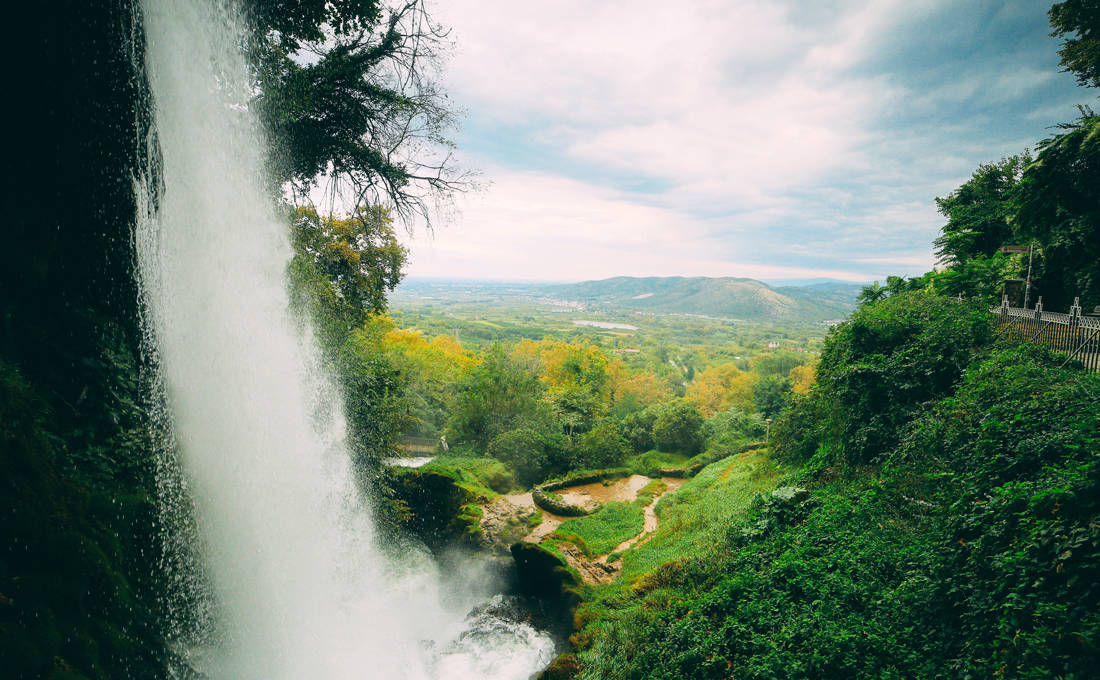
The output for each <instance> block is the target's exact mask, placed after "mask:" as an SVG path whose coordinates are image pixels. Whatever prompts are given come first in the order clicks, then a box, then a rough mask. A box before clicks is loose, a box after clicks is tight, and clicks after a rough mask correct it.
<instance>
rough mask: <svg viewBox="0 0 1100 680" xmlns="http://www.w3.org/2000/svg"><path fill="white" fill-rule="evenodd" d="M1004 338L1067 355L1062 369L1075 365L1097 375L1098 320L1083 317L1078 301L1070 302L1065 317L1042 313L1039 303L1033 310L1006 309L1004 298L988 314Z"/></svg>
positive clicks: (1099, 365) (1099, 349)
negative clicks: (995, 322) (1034, 343)
mask: <svg viewBox="0 0 1100 680" xmlns="http://www.w3.org/2000/svg"><path fill="white" fill-rule="evenodd" d="M990 311H991V312H993V313H994V314H996V315H997V324H998V326H1000V328H1001V332H1002V333H1004V334H1005V335H1006V336H1007V337H1008V338H1011V339H1014V340H1020V341H1024V342H1036V343H1040V344H1043V345H1046V346H1047V347H1049V348H1051V349H1052V350H1054V351H1055V352H1060V353H1062V354H1065V355H1067V358H1066V360H1065V362H1064V363H1063V365H1065V364H1068V363H1069V362H1070V361H1071V360H1073V361H1079V362H1081V364H1082V365H1084V367H1085V370H1087V371H1094V372H1097V371H1100V317H1097V316H1083V315H1082V314H1081V304H1080V299H1079V298H1075V299H1074V300H1073V306H1072V307H1070V308H1069V313H1068V314H1063V313H1061V312H1044V311H1043V299H1042V298H1039V302H1038V303H1037V304H1036V305H1035V309H1021V308H1019V307H1010V306H1009V304H1008V296H1007V295H1006V296H1005V297H1004V299H1002V300H1001V306H1000V307H994V308H993V309H991V310H990Z"/></svg>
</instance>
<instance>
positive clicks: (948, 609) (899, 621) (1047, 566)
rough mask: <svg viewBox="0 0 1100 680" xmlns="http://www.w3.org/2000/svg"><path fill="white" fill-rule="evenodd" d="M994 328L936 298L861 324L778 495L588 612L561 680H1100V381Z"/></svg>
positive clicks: (809, 407)
mask: <svg viewBox="0 0 1100 680" xmlns="http://www.w3.org/2000/svg"><path fill="white" fill-rule="evenodd" d="M988 324H989V321H988V317H987V316H984V313H983V312H982V310H981V309H980V308H979V307H977V306H966V304H965V303H960V302H958V301H957V300H950V299H944V298H941V297H938V296H935V295H930V294H927V293H908V294H902V295H898V296H895V297H893V298H890V299H889V300H886V301H883V302H879V303H876V304H873V305H868V306H865V307H864V308H862V309H861V310H859V311H858V312H857V313H856V314H854V315H853V317H852V318H851V319H850V320H849V321H847V322H845V323H844V324H842V325H841V326H840V327H839V328H837V329H836V331H835V332H834V333H832V334H831V335H830V337H829V338H828V340H827V341H826V347H825V351H824V352H823V355H822V360H821V363H820V365H819V368H818V373H817V378H816V382H815V384H814V386H813V388H812V389H811V391H810V393H809V394H808V395H806V396H804V397H801V398H798V399H796V400H795V402H794V403H793V404H792V406H791V407H790V408H789V409H788V410H787V411H786V412H785V414H784V415H783V416H781V418H780V421H779V423H778V424H777V427H776V428H775V430H774V431H773V437H774V442H775V446H774V449H775V451H774V454H773V455H774V457H775V458H776V459H777V460H778V461H779V462H780V463H781V464H783V465H787V466H791V467H789V468H788V469H789V470H791V472H788V473H787V474H788V478H787V479H786V481H784V482H782V484H784V485H786V486H785V487H784V488H783V489H780V490H778V491H777V492H776V493H772V494H766V495H761V496H758V497H757V500H756V501H755V502H754V503H753V504H752V507H751V508H748V511H747V512H741V513H731V514H730V515H729V517H728V520H727V521H725V522H717V523H716V522H708V523H707V524H706V527H707V528H706V531H707V532H708V533H709V536H708V537H709V538H712V541H708V542H706V545H705V546H704V545H702V544H696V545H694V546H691V545H681V546H680V547H679V548H678V549H677V550H676V551H674V553H675V554H670V555H668V556H667V557H665V558H664V559H662V560H656V561H654V563H653V564H651V565H649V566H648V568H647V569H646V570H643V573H642V574H641V575H640V576H637V577H635V578H633V579H632V580H630V581H628V582H626V583H624V584H620V585H619V586H618V587H617V588H616V589H615V590H614V591H613V592H611V593H604V594H602V595H598V596H597V597H595V598H594V599H593V601H592V602H591V603H590V604H588V605H585V606H584V607H582V609H581V611H580V612H579V613H578V616H577V624H578V632H577V633H576V634H575V635H574V638H573V640H574V642H575V644H576V647H577V648H576V650H575V652H574V655H573V656H571V657H568V659H565V660H559V663H558V664H556V666H555V668H556V669H557V670H555V671H554V673H557V672H559V671H561V672H563V673H564V671H565V670H566V669H568V673H566V675H572V676H575V677H581V678H643V677H644V678H667V679H671V678H692V679H699V678H731V677H733V678H776V679H778V678H806V679H809V678H828V677H847V678H898V679H901V678H944V677H951V678H994V677H1005V678H1055V677H1056V678H1088V677H1095V676H1094V674H1093V672H1094V670H1095V668H1096V664H1097V663H1098V662H1100V648H1098V646H1097V644H1096V642H1097V639H1098V637H1097V636H1098V635H1100V585H1098V584H1100V566H1098V565H1100V375H1096V374H1087V373H1084V372H1082V371H1080V370H1079V369H1077V368H1075V367H1074V366H1073V365H1072V364H1071V365H1063V364H1064V363H1065V362H1064V359H1062V358H1060V357H1055V356H1052V355H1050V354H1049V353H1048V352H1046V351H1045V350H1043V349H1041V348H1037V347H1032V346H1024V347H1020V346H1007V345H1006V346H1002V345H999V344H998V343H997V342H996V340H995V338H994V336H993V335H992V333H991V332H990V329H989V325H988ZM942 352H947V353H948V354H947V358H946V360H945V359H943V358H941V353H942ZM872 385H873V386H875V387H876V391H875V392H874V393H868V390H867V389H865V388H866V387H869V386H872ZM708 470H709V469H708ZM700 479H705V475H700ZM693 481H696V480H693ZM685 490H687V487H685ZM672 498H675V497H670V499H669V500H670V501H671V499H672ZM680 502H681V503H687V502H690V501H688V500H687V499H682V500H681V501H680ZM696 503H697V504H698V505H695V506H694V507H705V506H706V505H707V499H706V498H700V499H698V500H697V501H696ZM688 507H693V506H691V505H689V506H688ZM743 507H744V506H743ZM669 509H670V508H666V510H665V511H666V513H667V512H668V511H669ZM666 526H671V523H666ZM657 545H659V543H658V542H657V539H655V540H654V548H656V547H657ZM628 555H629V554H628ZM658 563H660V566H658ZM629 573H630V570H628V574H629ZM548 677H554V675H553V674H548ZM559 677H560V676H559Z"/></svg>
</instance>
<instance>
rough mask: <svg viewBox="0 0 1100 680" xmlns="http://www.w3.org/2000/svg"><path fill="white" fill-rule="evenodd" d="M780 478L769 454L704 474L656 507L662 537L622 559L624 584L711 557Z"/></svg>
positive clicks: (740, 458)
mask: <svg viewBox="0 0 1100 680" xmlns="http://www.w3.org/2000/svg"><path fill="white" fill-rule="evenodd" d="M781 475H782V471H781V469H780V468H779V467H777V466H776V465H775V464H774V463H773V462H772V461H771V459H770V458H769V457H768V455H767V452H766V451H764V450H757V451H749V452H747V453H742V454H738V455H736V456H731V457H729V458H725V459H723V460H720V461H718V462H716V463H712V464H711V465H708V466H707V467H705V468H703V470H702V471H700V472H699V474H698V475H696V476H695V477H693V478H692V479H689V480H688V481H687V482H686V483H685V484H684V485H683V486H682V487H680V488H679V489H677V490H676V492H675V493H671V494H669V495H667V496H665V497H664V498H662V499H661V501H660V502H659V503H658V504H657V519H658V520H659V524H658V527H657V531H656V533H655V534H654V535H653V537H652V538H650V539H649V540H648V541H646V542H645V543H643V544H642V545H639V546H637V547H634V548H632V549H631V550H628V551H627V552H626V553H624V554H623V557H622V560H623V575H622V577H621V578H620V579H619V582H620V583H627V582H629V581H631V580H632V579H635V578H637V577H639V576H642V575H644V574H646V573H648V572H651V571H653V570H654V569H656V568H657V567H659V566H661V565H662V564H664V563H666V562H673V561H675V560H678V559H682V558H685V557H697V556H702V555H706V554H708V553H710V552H712V551H713V550H714V546H715V544H716V543H718V542H720V541H721V540H722V539H723V537H724V536H725V532H726V531H727V529H728V528H729V527H730V525H731V524H733V522H734V521H735V520H736V519H737V518H739V517H740V516H742V515H743V514H744V513H745V511H746V510H747V509H748V508H749V505H750V504H751V503H752V500H753V498H755V497H756V495H757V494H758V493H766V492H769V491H771V490H772V489H774V488H775V486H776V483H777V482H778V480H779V478H780V477H781Z"/></svg>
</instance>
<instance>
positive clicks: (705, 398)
mask: <svg viewBox="0 0 1100 680" xmlns="http://www.w3.org/2000/svg"><path fill="white" fill-rule="evenodd" d="M755 380H756V377H755V376H754V375H753V374H752V373H746V372H744V371H742V370H741V369H739V368H737V367H736V366H734V365H733V364H719V365H717V366H711V367H710V368H707V369H706V370H704V371H702V372H700V373H699V374H698V375H696V376H695V381H694V382H693V383H691V385H689V386H688V390H687V400H688V401H690V402H691V403H692V404H694V405H695V406H696V407H697V408H698V409H699V410H700V411H701V412H702V413H703V415H705V416H706V417H708V418H709V417H710V416H713V415H714V414H715V413H718V412H719V411H725V410H726V409H728V408H731V407H734V406H736V407H738V408H742V409H744V410H747V411H752V410H753V408H754V407H753V383H754V382H755Z"/></svg>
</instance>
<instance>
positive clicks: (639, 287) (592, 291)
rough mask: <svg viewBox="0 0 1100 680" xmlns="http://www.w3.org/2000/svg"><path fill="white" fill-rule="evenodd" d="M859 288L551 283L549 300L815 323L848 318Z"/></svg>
mask: <svg viewBox="0 0 1100 680" xmlns="http://www.w3.org/2000/svg"><path fill="white" fill-rule="evenodd" d="M860 288H861V286H860V285H859V284H855V283H853V284H844V283H839V282H838V283H835V284H833V283H830V284H825V285H822V284H817V285H814V286H770V285H768V284H767V283H764V282H763V281H758V280H756V279H751V278H747V277H734V276H726V277H707V276H693V277H685V276H646V277H633V276H615V277H611V278H607V279H599V280H594V281H582V282H580V283H570V284H550V285H545V286H542V287H541V289H542V291H543V292H544V293H546V294H548V295H553V296H557V297H562V298H565V299H568V300H574V301H577V302H583V303H584V304H585V305H586V306H588V307H590V308H591V307H625V308H628V309H633V310H636V311H650V312H655V313H680V314H700V315H705V316H715V317H728V318H734V319H743V320H746V321H805V322H816V321H826V320H831V319H836V318H840V317H844V316H846V315H847V314H848V313H849V312H850V311H851V310H852V309H854V308H855V305H856V296H857V295H858V294H859V290H860Z"/></svg>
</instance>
